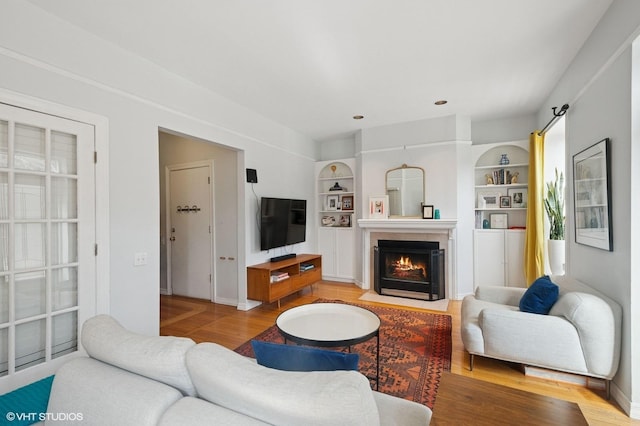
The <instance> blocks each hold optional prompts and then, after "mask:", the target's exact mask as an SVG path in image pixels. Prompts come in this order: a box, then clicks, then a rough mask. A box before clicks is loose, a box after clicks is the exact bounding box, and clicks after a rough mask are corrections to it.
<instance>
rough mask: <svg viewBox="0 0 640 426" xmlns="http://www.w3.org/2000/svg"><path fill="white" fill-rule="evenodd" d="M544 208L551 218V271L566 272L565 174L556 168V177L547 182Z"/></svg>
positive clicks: (548, 250)
mask: <svg viewBox="0 0 640 426" xmlns="http://www.w3.org/2000/svg"><path fill="white" fill-rule="evenodd" d="M544 209H545V211H546V212H547V218H548V219H549V241H548V245H547V252H548V255H549V267H550V268H551V273H552V274H555V275H561V274H563V273H564V260H565V243H564V227H565V216H564V175H563V173H562V172H560V173H558V169H556V176H555V179H554V180H552V181H549V182H547V196H546V197H545V199H544Z"/></svg>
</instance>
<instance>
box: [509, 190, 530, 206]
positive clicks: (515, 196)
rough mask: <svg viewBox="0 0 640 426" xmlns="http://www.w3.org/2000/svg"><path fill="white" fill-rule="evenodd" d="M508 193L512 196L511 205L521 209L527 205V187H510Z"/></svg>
mask: <svg viewBox="0 0 640 426" xmlns="http://www.w3.org/2000/svg"><path fill="white" fill-rule="evenodd" d="M507 195H509V196H510V197H511V207H513V208H520V209H521V208H526V207H527V197H529V194H528V192H527V188H509V189H508V190H507Z"/></svg>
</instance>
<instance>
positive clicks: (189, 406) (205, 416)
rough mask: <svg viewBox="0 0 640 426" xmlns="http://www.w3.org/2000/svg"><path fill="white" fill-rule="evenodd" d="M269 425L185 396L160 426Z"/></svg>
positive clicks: (162, 420)
mask: <svg viewBox="0 0 640 426" xmlns="http://www.w3.org/2000/svg"><path fill="white" fill-rule="evenodd" d="M268 424H269V423H264V422H261V421H260V420H257V419H252V418H251V417H247V416H245V415H244V414H240V413H237V412H235V411H231V410H229V409H227V408H224V407H221V406H219V405H216V404H212V403H210V402H208V401H205V400H204V399H198V398H193V397H190V396H185V397H184V398H182V399H181V400H180V401H178V402H176V403H175V404H173V405H172V406H171V407H169V409H168V410H167V411H166V412H165V413H164V414H163V415H162V419H160V423H158V426H194V425H224V426H264V425H268Z"/></svg>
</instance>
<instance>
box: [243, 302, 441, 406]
mask: <svg viewBox="0 0 640 426" xmlns="http://www.w3.org/2000/svg"><path fill="white" fill-rule="evenodd" d="M317 302H334V303H346V302H342V301H339V300H326V299H321V300H318V301H317ZM349 304H350V305H355V306H360V307H362V308H365V309H369V310H370V311H372V312H375V313H376V314H377V315H378V316H379V317H380V392H383V393H386V394H389V395H394V396H398V397H400V398H405V399H408V400H411V401H416V402H420V403H422V404H424V405H426V406H427V407H429V408H433V405H434V404H435V401H436V393H437V391H438V385H439V383H440V377H441V376H442V372H443V371H449V370H450V369H451V317H450V316H449V315H440V314H432V313H427V312H419V311H408V310H402V309H395V308H387V307H380V306H368V305H360V304H358V303H349ZM254 339H256V340H262V341H267V342H275V343H284V339H283V338H282V335H281V334H280V332H279V331H278V329H277V327H276V326H275V325H273V326H271V327H270V328H268V329H267V330H265V331H264V332H262V333H260V334H258V335H257V336H256V337H254ZM252 340H253V339H252ZM235 351H236V352H238V353H239V354H242V355H245V356H249V357H252V358H254V357H255V355H254V353H253V350H252V349H251V341H248V342H245V343H243V344H242V345H240V346H239V347H238V348H236V350H235ZM352 352H355V353H358V354H360V372H361V373H362V374H364V375H365V376H367V377H375V370H376V339H375V338H372V339H370V340H369V341H367V342H364V343H360V344H358V345H355V346H353V347H352Z"/></svg>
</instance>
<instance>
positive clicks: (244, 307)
mask: <svg viewBox="0 0 640 426" xmlns="http://www.w3.org/2000/svg"><path fill="white" fill-rule="evenodd" d="M260 305H262V302H260V301H259V300H251V299H247V301H246V303H238V310H239V311H249V310H251V309H253V308H255V307H258V306H260Z"/></svg>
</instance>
